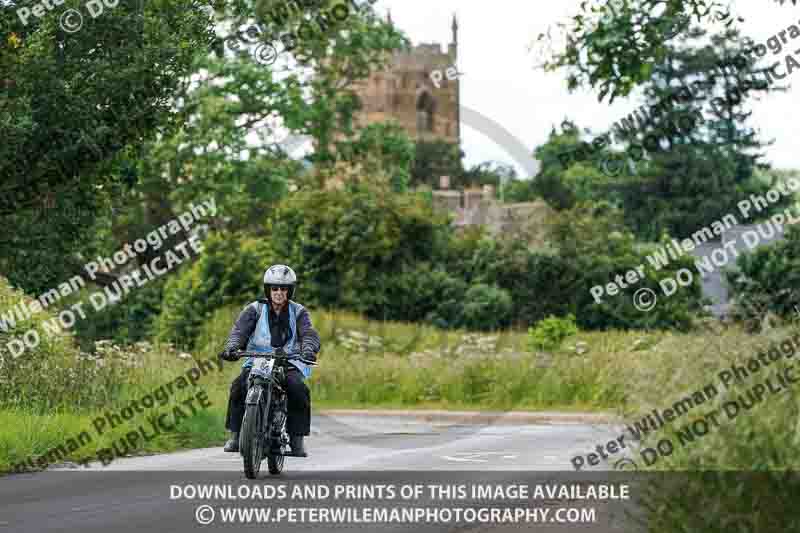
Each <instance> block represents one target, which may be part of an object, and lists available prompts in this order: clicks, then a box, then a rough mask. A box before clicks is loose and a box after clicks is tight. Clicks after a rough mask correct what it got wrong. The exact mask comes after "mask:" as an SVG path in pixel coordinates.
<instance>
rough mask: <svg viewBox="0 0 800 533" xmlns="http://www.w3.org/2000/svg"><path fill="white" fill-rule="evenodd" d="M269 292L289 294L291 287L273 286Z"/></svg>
mask: <svg viewBox="0 0 800 533" xmlns="http://www.w3.org/2000/svg"><path fill="white" fill-rule="evenodd" d="M269 290H271V291H272V292H278V291H283V292H289V287H278V286H272V287H270V288H269Z"/></svg>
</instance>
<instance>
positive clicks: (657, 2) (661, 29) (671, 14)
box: [536, 0, 797, 101]
mask: <svg viewBox="0 0 800 533" xmlns="http://www.w3.org/2000/svg"><path fill="white" fill-rule="evenodd" d="M778 1H779V3H781V4H783V3H784V1H783V0H778ZM796 4H797V0H792V5H796ZM580 7H581V12H580V13H579V14H577V15H575V16H573V17H572V18H571V19H570V20H569V22H567V23H560V24H558V27H559V28H560V30H561V31H562V32H563V33H565V34H566V35H567V39H566V43H565V44H564V47H563V49H561V50H559V51H558V52H556V53H555V55H554V56H553V57H552V58H550V59H548V60H547V61H546V62H545V64H544V67H545V68H546V69H547V70H555V69H558V68H560V67H568V68H569V70H570V73H569V77H568V87H569V89H570V90H572V89H575V88H577V87H578V86H582V85H585V86H589V87H592V88H596V89H599V90H600V93H599V100H603V98H605V96H606V95H610V101H613V100H614V99H615V98H617V97H619V96H627V95H628V94H629V93H630V92H631V90H632V89H633V88H634V87H636V86H637V85H639V84H641V83H644V82H646V81H648V80H649V79H650V68H651V67H650V65H651V64H652V63H653V62H656V63H658V62H660V61H661V60H663V58H664V57H665V55H666V50H665V48H666V46H667V45H668V43H670V42H671V41H673V40H679V39H680V38H682V37H683V35H684V34H683V31H684V30H685V29H686V28H687V27H688V26H689V25H690V23H691V21H692V20H693V19H694V20H695V21H696V22H700V21H708V20H714V21H717V22H720V23H724V24H725V25H726V26H728V27H731V26H733V25H735V23H736V21H737V20H738V21H739V22H744V19H743V18H741V17H737V16H736V14H735V13H732V12H729V11H728V10H727V8H726V7H724V6H723V5H721V4H720V3H719V2H717V1H716V0H584V1H582V2H581V4H580ZM551 30H552V28H551ZM550 35H552V33H550ZM550 35H548V34H544V33H542V34H540V35H539V36H538V37H537V39H536V40H537V41H538V42H539V43H543V42H546V41H547V40H548V39H549V38H550Z"/></svg>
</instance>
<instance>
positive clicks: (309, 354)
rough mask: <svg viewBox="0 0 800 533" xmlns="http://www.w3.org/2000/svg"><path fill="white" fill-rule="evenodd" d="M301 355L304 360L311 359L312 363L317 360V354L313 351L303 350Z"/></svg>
mask: <svg viewBox="0 0 800 533" xmlns="http://www.w3.org/2000/svg"><path fill="white" fill-rule="evenodd" d="M301 357H302V358H303V359H305V360H306V361H311V362H312V363H316V362H317V354H315V353H314V352H311V351H305V352H303V353H302V356H301Z"/></svg>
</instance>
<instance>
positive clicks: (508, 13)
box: [375, 0, 800, 170]
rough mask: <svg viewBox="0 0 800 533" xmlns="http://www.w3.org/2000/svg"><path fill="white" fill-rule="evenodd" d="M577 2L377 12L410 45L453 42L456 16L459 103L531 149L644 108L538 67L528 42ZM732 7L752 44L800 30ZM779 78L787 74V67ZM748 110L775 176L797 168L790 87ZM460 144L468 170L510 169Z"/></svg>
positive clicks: (488, 146) (785, 14)
mask: <svg viewBox="0 0 800 533" xmlns="http://www.w3.org/2000/svg"><path fill="white" fill-rule="evenodd" d="M579 4H580V0H557V1H552V0H551V1H545V0H536V1H530V0H493V1H492V2H482V1H477V0H378V2H377V3H376V4H375V7H376V9H377V10H378V12H379V13H382V14H385V13H386V12H387V9H391V12H392V18H393V20H394V21H395V24H396V25H397V26H398V27H399V28H400V29H402V30H403V31H404V32H405V33H406V34H407V35H408V36H409V38H410V39H411V40H412V42H413V43H414V44H419V43H420V42H439V43H441V44H442V45H445V44H446V43H449V42H450V41H451V30H450V23H451V20H452V16H453V13H456V14H457V15H458V22H459V60H458V67H459V70H460V71H461V72H463V76H462V77H461V102H462V104H463V105H465V106H467V107H470V108H472V109H474V110H476V111H478V112H480V113H482V114H484V115H486V116H488V117H490V118H492V119H493V120H495V121H497V122H499V123H500V124H502V125H503V126H504V127H505V128H506V129H507V130H508V131H509V132H510V133H512V134H513V135H514V136H515V137H517V138H518V139H519V140H520V141H521V142H522V143H523V144H524V145H525V146H528V147H530V149H531V150H533V148H534V147H536V146H538V145H540V144H542V143H543V142H544V141H545V140H546V139H547V134H548V132H549V131H550V128H551V126H553V125H554V124H556V125H557V124H560V123H561V121H562V120H563V119H564V118H565V117H569V118H572V119H574V120H575V121H576V122H577V123H578V125H579V126H580V127H588V128H591V129H592V131H593V132H596V133H600V132H604V131H606V130H607V129H608V128H609V127H610V126H611V125H612V124H613V123H614V122H616V121H617V120H619V119H620V118H622V117H624V116H625V115H627V114H628V113H629V112H630V111H632V110H633V109H634V108H636V107H637V106H639V105H641V103H642V101H641V100H639V99H637V98H636V97H632V98H628V99H624V100H621V101H620V100H618V101H615V102H614V104H613V105H610V106H609V105H608V103H599V102H598V101H597V93H596V92H594V91H584V90H581V91H578V92H575V93H573V94H569V93H568V92H567V89H566V81H565V80H566V76H565V75H564V73H563V72H554V73H544V72H542V71H541V70H540V69H535V68H534V63H535V58H534V55H533V54H532V52H529V51H528V47H529V46H530V44H531V43H532V42H533V40H534V39H535V37H536V36H537V35H538V34H539V33H540V32H542V31H545V30H546V29H547V27H548V26H549V25H551V24H553V23H555V22H557V21H560V20H564V19H565V18H567V17H569V16H572V15H575V14H577V13H578V12H579V11H578V10H579ZM732 6H733V9H734V12H735V13H737V14H739V15H742V16H743V17H745V22H744V23H743V24H742V25H741V27H742V29H743V33H744V34H745V35H748V36H749V37H751V38H752V39H754V40H755V41H757V42H765V41H766V40H767V39H768V38H769V37H771V36H772V35H774V34H776V33H777V32H779V31H781V30H783V29H786V28H787V27H788V26H789V25H790V24H793V23H794V24H798V25H800V23H798V19H800V8H797V7H790V6H786V5H785V6H780V5H778V4H776V3H773V2H772V1H770V0H746V1H745V0H738V1H736V0H734V2H733V3H732ZM798 47H800V39H797V40H796V44H795V43H793V42H792V41H790V42H789V43H788V44H787V45H786V46H785V50H784V51H782V52H781V54H780V55H779V56H773V55H772V53H771V52H768V54H767V55H766V56H765V57H764V58H763V59H762V64H766V63H765V61H766V60H767V59H771V58H773V57H774V59H771V61H770V63H769V64H772V63H774V62H775V61H777V60H779V59H780V60H781V62H782V63H783V57H784V56H785V54H786V53H787V52H790V51H793V50H797V49H798ZM795 57H796V58H797V57H800V54H797V55H796V56H795ZM780 72H785V66H784V67H781V68H780ZM792 78H794V80H792ZM789 80H792V81H793V83H792V82H790V83H787V85H791V86H796V85H800V74H798V73H797V72H795V73H794V75H793V76H791V77H789V78H787V79H786V80H784V81H789ZM751 102H752V109H753V116H752V117H751V119H750V121H751V122H750V124H751V125H752V126H753V127H755V128H756V129H757V130H760V133H761V134H762V135H761V138H762V139H764V140H770V139H775V144H774V145H773V146H771V147H768V148H766V149H765V152H766V154H767V159H768V161H769V162H770V163H772V164H773V165H774V166H775V167H777V168H800V162H798V160H797V158H796V157H793V154H796V153H797V152H798V150H797V144H798V137H797V133H798V124H800V106H798V105H797V94H796V89H794V88H793V87H790V89H789V90H788V91H787V92H785V93H776V94H773V95H770V96H769V97H768V98H763V99H762V101H761V102H756V101H755V100H754V99H751ZM462 145H463V146H462V148H463V149H464V151H465V152H466V154H467V155H466V160H465V162H466V163H467V164H468V165H472V164H476V163H480V162H482V161H485V160H498V161H501V162H504V163H513V159H512V158H511V157H510V156H509V155H508V154H507V153H505V151H504V150H503V148H502V147H499V146H496V145H495V143H493V142H492V141H491V140H489V139H487V138H486V137H484V136H483V135H482V134H480V133H477V132H475V131H472V130H470V129H469V127H468V126H466V125H463V127H462ZM520 170H521V169H520Z"/></svg>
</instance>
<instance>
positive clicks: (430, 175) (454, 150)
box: [411, 139, 464, 188]
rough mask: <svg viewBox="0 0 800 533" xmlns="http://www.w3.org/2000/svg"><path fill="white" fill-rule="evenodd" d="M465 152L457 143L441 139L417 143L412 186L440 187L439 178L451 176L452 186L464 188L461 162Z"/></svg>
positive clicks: (412, 171) (412, 170)
mask: <svg viewBox="0 0 800 533" xmlns="http://www.w3.org/2000/svg"><path fill="white" fill-rule="evenodd" d="M463 157H464V152H463V151H461V149H460V148H459V146H458V145H457V144H455V143H449V142H447V141H443V140H440V139H437V140H434V141H417V143H416V150H415V153H414V164H413V167H412V169H411V185H412V186H419V185H427V186H429V187H431V188H438V187H439V177H440V176H449V177H450V186H451V187H453V188H459V187H461V186H462V176H463V174H464V166H463V164H462V162H461V160H462V158H463Z"/></svg>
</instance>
